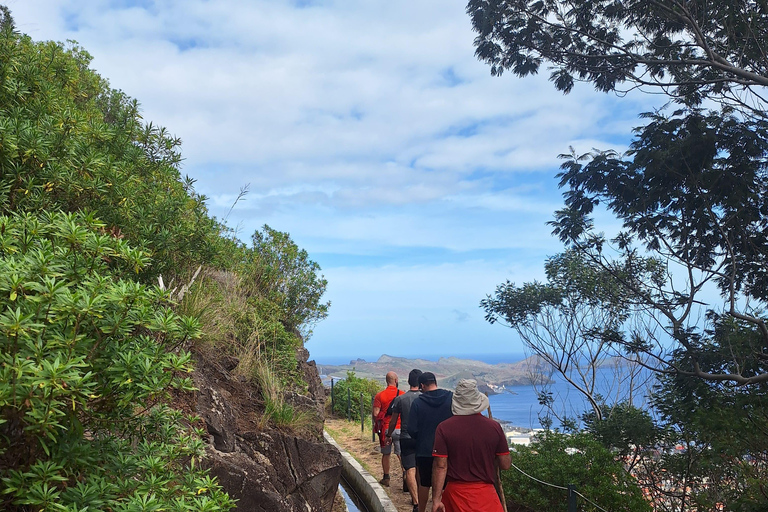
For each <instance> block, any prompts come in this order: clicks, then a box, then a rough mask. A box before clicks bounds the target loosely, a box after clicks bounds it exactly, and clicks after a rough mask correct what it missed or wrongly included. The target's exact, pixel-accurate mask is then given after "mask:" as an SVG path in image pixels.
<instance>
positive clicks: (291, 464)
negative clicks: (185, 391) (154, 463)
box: [190, 351, 341, 512]
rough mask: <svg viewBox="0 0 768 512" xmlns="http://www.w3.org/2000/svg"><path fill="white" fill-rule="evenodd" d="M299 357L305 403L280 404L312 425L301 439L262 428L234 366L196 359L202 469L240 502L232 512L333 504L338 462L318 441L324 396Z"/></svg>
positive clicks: (291, 398) (253, 397)
mask: <svg viewBox="0 0 768 512" xmlns="http://www.w3.org/2000/svg"><path fill="white" fill-rule="evenodd" d="M297 355H298V356H299V363H300V364H302V365H304V368H303V370H304V372H305V378H307V380H308V381H309V390H310V396H306V395H298V394H295V393H293V394H288V395H286V402H288V403H291V404H292V405H294V406H295V407H299V408H301V409H302V410H309V411H311V412H313V413H314V414H315V417H316V418H317V421H315V422H314V423H313V425H312V427H311V428H308V429H307V432H306V433H305V434H304V435H302V436H297V435H295V434H291V433H287V432H281V431H278V430H274V429H268V428H265V427H264V426H263V425H262V424H261V422H260V421H259V418H260V415H259V411H260V409H261V400H260V397H259V396H258V395H257V393H256V390H255V389H254V388H253V386H252V385H251V384H250V383H248V382H246V381H245V380H243V379H240V378H237V377H235V376H233V375H232V374H231V373H230V372H231V370H232V368H234V366H233V365H232V364H227V363H226V362H224V364H221V363H217V362H214V361H210V360H208V359H207V358H205V357H199V358H198V362H197V370H196V372H195V376H194V379H195V384H196V387H197V388H198V390H199V391H198V392H197V393H196V395H197V396H196V403H195V404H194V408H195V409H196V413H197V415H198V416H200V417H201V418H202V419H203V421H204V422H205V425H206V428H207V430H208V433H209V434H210V436H209V444H208V446H207V448H206V451H207V455H208V456H207V457H206V460H205V462H204V463H205V464H206V465H207V466H208V468H209V469H210V471H211V474H212V475H213V476H215V477H217V478H218V480H219V483H220V484H221V485H222V487H224V489H225V490H226V491H227V492H228V493H229V495H230V496H232V497H233V498H235V499H236V500H238V501H237V508H236V510H238V511H243V512H245V511H247V512H258V511H264V512H289V511H291V512H292V511H294V510H305V511H317V512H321V511H323V512H327V511H330V510H331V507H332V505H333V498H334V496H335V494H336V490H337V489H338V485H339V479H340V478H341V455H340V454H339V452H338V451H337V450H336V449H335V448H334V447H332V446H331V445H329V444H327V443H325V442H324V441H323V438H322V411H323V404H324V400H325V393H324V390H323V387H322V384H321V383H320V381H319V377H318V376H317V371H316V370H315V368H314V366H313V365H314V362H313V363H312V365H308V364H307V363H306V357H307V354H306V351H304V352H300V353H299V354H297ZM235 366H236V365H235ZM190 405H192V404H190Z"/></svg>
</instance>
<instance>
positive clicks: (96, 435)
mask: <svg viewBox="0 0 768 512" xmlns="http://www.w3.org/2000/svg"><path fill="white" fill-rule="evenodd" d="M89 65H90V56H89V55H88V53H87V52H86V51H85V49H83V48H81V47H80V46H78V45H77V44H76V43H67V44H62V43H58V42H36V41H33V40H32V39H30V38H29V37H28V36H26V35H23V34H20V33H19V32H18V31H17V30H16V29H15V27H14V24H13V20H12V18H11V16H10V13H9V12H8V10H7V9H6V8H4V7H0V254H1V256H2V257H1V258H0V508H2V509H3V510H8V511H22V510H24V511H26V510H62V511H84V510H112V511H129V510H130V511H134V510H136V511H138V510H147V511H149V510H178V511H182V510H196V511H202V510H211V511H212V510H228V509H229V508H231V506H232V502H231V500H230V499H229V497H228V496H227V495H226V494H225V493H224V492H222V490H221V488H220V487H219V486H218V485H217V484H216V482H215V481H213V480H211V479H210V478H209V477H208V476H207V474H206V472H204V471H201V470H200V469H199V467H200V465H199V463H198V460H199V458H200V456H201V455H202V453H203V442H202V440H201V432H200V431H199V430H197V429H196V428H194V427H193V426H192V425H195V424H196V423H195V420H194V418H186V417H184V416H183V415H182V414H181V413H179V412H178V411H175V410H173V409H171V408H169V407H168V406H167V405H166V404H167V402H168V401H169V397H170V395H169V390H171V389H174V388H175V389H180V390H185V389H190V388H191V386H192V382H191V380H190V378H189V373H190V372H191V371H192V367H193V361H194V356H193V353H200V352H201V351H207V352H208V353H216V354H218V355H220V356H233V357H234V358H236V360H237V361H239V365H238V367H237V368H236V372H238V373H239V374H240V375H242V376H243V377H245V378H248V379H251V380H252V381H253V382H254V383H255V384H256V385H259V383H261V386H260V392H261V395H262V397H263V400H264V401H265V402H266V403H267V404H268V406H269V407H267V409H268V410H269V411H271V413H268V414H266V415H265V421H266V422H270V421H273V420H274V421H275V422H278V421H279V422H280V423H281V425H283V426H287V427H288V428H290V425H291V421H292V418H294V417H295V414H298V413H294V411H293V410H292V409H291V407H290V406H288V405H286V404H283V403H282V401H281V398H280V397H281V394H280V393H277V392H275V391H276V390H275V388H281V389H282V388H284V387H295V388H299V389H300V388H302V387H303V386H304V383H303V382H302V380H301V373H300V372H299V371H298V369H297V365H296V358H295V353H296V349H297V348H298V347H300V346H301V345H302V343H303V337H302V335H304V336H306V335H307V334H308V333H310V332H311V328H312V326H313V325H314V324H315V323H316V322H317V321H319V320H321V319H323V318H324V317H325V316H326V314H327V309H328V306H329V304H328V303H324V302H322V299H321V297H322V295H323V292H324V291H325V286H326V282H325V280H324V279H323V278H322V276H321V275H320V274H319V271H320V269H319V267H318V266H317V264H316V263H314V262H312V261H311V260H310V259H309V258H308V255H307V253H306V252H305V251H303V250H301V249H299V248H298V247H297V246H296V244H295V243H293V241H292V240H291V239H290V237H289V236H288V234H286V233H281V232H279V231H276V230H273V229H271V228H269V227H268V226H265V227H264V228H263V230H260V231H258V232H256V233H254V235H253V238H252V242H253V244H252V246H251V247H247V246H246V245H245V244H243V243H242V242H240V241H239V240H237V239H235V237H234V235H233V233H232V232H231V231H230V230H229V229H227V227H226V226H225V225H224V224H222V223H221V222H220V221H218V220H216V219H215V218H213V217H212V216H211V215H210V214H209V212H208V210H207V208H206V198H205V197H204V196H202V195H200V194H198V193H197V192H195V190H194V187H193V184H194V180H192V179H190V178H188V177H183V176H182V175H181V172H180V163H181V161H182V155H181V152H180V148H181V141H180V140H179V139H178V138H176V137H174V136H172V135H171V134H170V132H169V131H168V130H166V129H164V128H162V127H159V126H156V125H154V124H153V123H152V122H150V121H147V120H144V119H143V118H142V117H141V114H140V107H139V103H138V102H137V101H136V100H134V99H132V98H130V97H129V96H127V95H126V94H125V93H123V92H122V91H119V90H114V89H112V88H111V87H110V86H109V83H108V81H107V80H106V79H105V78H103V77H101V76H99V74H98V73H96V72H95V71H94V70H92V69H90V68H89ZM158 283H162V286H158Z"/></svg>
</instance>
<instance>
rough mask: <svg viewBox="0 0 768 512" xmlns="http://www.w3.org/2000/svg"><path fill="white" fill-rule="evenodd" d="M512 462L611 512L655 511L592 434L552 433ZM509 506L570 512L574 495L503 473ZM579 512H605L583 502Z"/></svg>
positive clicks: (517, 451) (515, 451)
mask: <svg viewBox="0 0 768 512" xmlns="http://www.w3.org/2000/svg"><path fill="white" fill-rule="evenodd" d="M511 455H512V462H513V464H515V466H517V467H519V468H521V469H523V468H524V469H523V471H525V472H526V473H527V474H528V475H530V476H531V477H534V478H537V479H539V480H541V481H544V482H548V483H550V484H554V485H557V486H560V487H567V486H568V485H570V484H573V485H575V486H576V490H577V491H578V492H580V493H581V494H583V495H584V496H586V497H587V498H588V499H590V500H591V501H594V502H595V503H597V504H598V505H599V506H601V507H603V508H604V509H606V510H624V511H627V512H642V511H649V510H651V507H650V505H649V504H648V502H647V501H645V499H644V498H643V495H642V493H641V492H640V489H639V488H638V487H637V485H635V482H634V481H633V479H632V477H630V476H629V475H628V474H627V473H626V471H624V468H623V467H622V464H621V462H619V461H617V460H616V458H615V457H614V455H613V453H611V451H610V450H608V449H606V448H605V447H604V446H602V445H601V444H600V443H598V442H597V441H595V440H594V439H592V437H591V436H589V435H587V434H575V435H565V434H560V433H557V432H554V431H547V432H545V433H543V434H540V435H539V436H537V437H536V438H535V439H534V440H533V441H532V442H531V444H530V445H529V446H514V447H513V448H512V450H511ZM502 482H503V484H504V492H505V495H506V497H507V499H508V500H510V501H513V502H514V503H517V504H519V505H524V506H526V507H529V508H530V509H532V510H567V509H568V493H567V491H566V490H562V489H555V488H552V487H550V486H547V485H544V484H541V483H538V482H536V481H534V480H532V479H530V478H529V477H528V476H526V475H524V474H522V473H520V472H519V471H518V470H516V469H515V468H510V469H509V470H508V471H504V472H502ZM579 510H583V511H585V512H597V511H598V510H599V509H598V508H596V507H594V506H593V505H592V504H591V503H589V502H585V501H584V500H582V499H581V498H579Z"/></svg>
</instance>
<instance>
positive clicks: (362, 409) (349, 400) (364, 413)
mask: <svg viewBox="0 0 768 512" xmlns="http://www.w3.org/2000/svg"><path fill="white" fill-rule="evenodd" d="M346 391H347V392H346V393H345V395H346V396H337V395H338V393H337V392H336V389H335V387H334V380H333V379H331V411H334V412H335V411H336V410H337V408H336V404H337V402H338V401H339V400H342V402H341V403H342V404H344V403H345V404H346V407H345V410H346V416H347V421H352V416H353V407H352V404H353V400H355V401H357V404H356V405H359V409H358V411H359V413H360V431H361V432H365V423H366V419H368V418H371V417H372V416H373V400H374V397H373V396H372V395H366V394H365V393H360V394H359V396H354V397H353V396H352V391H351V390H350V389H349V388H347V390H346ZM366 404H369V408H367V407H366ZM371 440H372V441H375V440H376V433H375V432H373V428H371Z"/></svg>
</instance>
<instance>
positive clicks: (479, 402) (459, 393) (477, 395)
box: [451, 379, 488, 416]
mask: <svg viewBox="0 0 768 512" xmlns="http://www.w3.org/2000/svg"><path fill="white" fill-rule="evenodd" d="M486 409H488V397H487V396H485V395H484V394H482V393H481V392H480V391H479V390H478V389H477V381H476V380H474V379H461V380H460V381H459V382H458V384H456V391H454V392H453V401H452V402H451V411H452V412H453V414H454V415H455V416H471V415H472V414H478V413H481V412H483V411H484V410H486Z"/></svg>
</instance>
